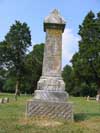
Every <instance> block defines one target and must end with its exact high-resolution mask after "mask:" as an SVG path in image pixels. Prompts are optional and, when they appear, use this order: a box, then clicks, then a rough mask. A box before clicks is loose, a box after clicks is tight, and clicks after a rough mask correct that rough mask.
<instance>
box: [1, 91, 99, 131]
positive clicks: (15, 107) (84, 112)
mask: <svg viewBox="0 0 100 133" xmlns="http://www.w3.org/2000/svg"><path fill="white" fill-rule="evenodd" d="M1 97H3V98H4V97H9V100H10V102H9V103H6V104H0V133H100V103H98V102H96V101H95V100H90V101H86V99H85V98H83V97H70V99H69V101H71V102H73V111H74V122H67V121H65V120H52V119H48V118H38V117H34V118H30V119H29V118H26V117H25V110H26V102H27V100H29V99H31V98H32V97H31V96H25V95H22V96H20V97H19V98H18V101H15V99H14V95H12V94H2V93H0V98H1Z"/></svg>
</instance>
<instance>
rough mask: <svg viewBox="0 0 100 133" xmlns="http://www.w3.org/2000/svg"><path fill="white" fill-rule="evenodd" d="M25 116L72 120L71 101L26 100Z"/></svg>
mask: <svg viewBox="0 0 100 133" xmlns="http://www.w3.org/2000/svg"><path fill="white" fill-rule="evenodd" d="M26 113H27V116H28V117H31V116H38V117H45V118H50V119H53V118H54V119H66V120H71V121H73V112H72V103H69V102H55V101H41V100H31V101H28V102H27V110H26Z"/></svg>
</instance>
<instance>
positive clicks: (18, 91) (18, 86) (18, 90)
mask: <svg viewBox="0 0 100 133" xmlns="http://www.w3.org/2000/svg"><path fill="white" fill-rule="evenodd" d="M17 96H20V81H19V80H17V81H16V89H15V99H16V100H17Z"/></svg>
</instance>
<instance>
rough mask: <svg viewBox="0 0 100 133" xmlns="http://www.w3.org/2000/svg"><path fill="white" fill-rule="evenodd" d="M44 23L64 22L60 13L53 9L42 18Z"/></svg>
mask: <svg viewBox="0 0 100 133" xmlns="http://www.w3.org/2000/svg"><path fill="white" fill-rule="evenodd" d="M44 23H52V24H65V23H66V22H65V20H64V18H63V17H62V16H61V15H60V13H59V11H58V9H54V10H53V11H52V12H51V13H50V15H49V16H47V17H46V18H45V19H44Z"/></svg>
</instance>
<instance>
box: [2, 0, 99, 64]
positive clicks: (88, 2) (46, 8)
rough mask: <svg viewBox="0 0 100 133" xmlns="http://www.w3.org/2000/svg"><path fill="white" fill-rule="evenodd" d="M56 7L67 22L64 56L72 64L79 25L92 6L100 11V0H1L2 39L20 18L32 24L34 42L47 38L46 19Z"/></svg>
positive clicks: (92, 8)
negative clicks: (44, 25) (44, 24)
mask: <svg viewBox="0 0 100 133" xmlns="http://www.w3.org/2000/svg"><path fill="white" fill-rule="evenodd" d="M55 8H56V9H58V10H59V11H60V13H61V15H62V16H63V17H64V18H65V20H66V22H67V24H66V28H65V32H64V34H63V51H62V54H63V56H62V60H63V66H64V65H65V64H69V62H70V59H71V57H72V55H73V54H74V53H75V52H76V51H77V50H78V40H79V38H80V37H79V36H78V34H77V33H78V30H79V28H78V26H79V24H81V23H82V21H83V19H84V17H85V15H86V14H87V13H88V12H89V11H90V10H92V11H93V12H94V13H97V12H99V11H100V0H0V41H2V40H3V39H4V36H5V35H6V33H7V32H8V31H9V27H10V26H11V25H12V24H13V23H14V22H15V20H20V21H21V22H26V23H27V24H28V26H29V27H30V30H31V35H32V44H33V45H34V44H36V43H41V42H45V33H44V31H43V20H44V18H45V17H46V16H47V15H48V14H49V13H50V12H51V11H52V10H53V9H55Z"/></svg>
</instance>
